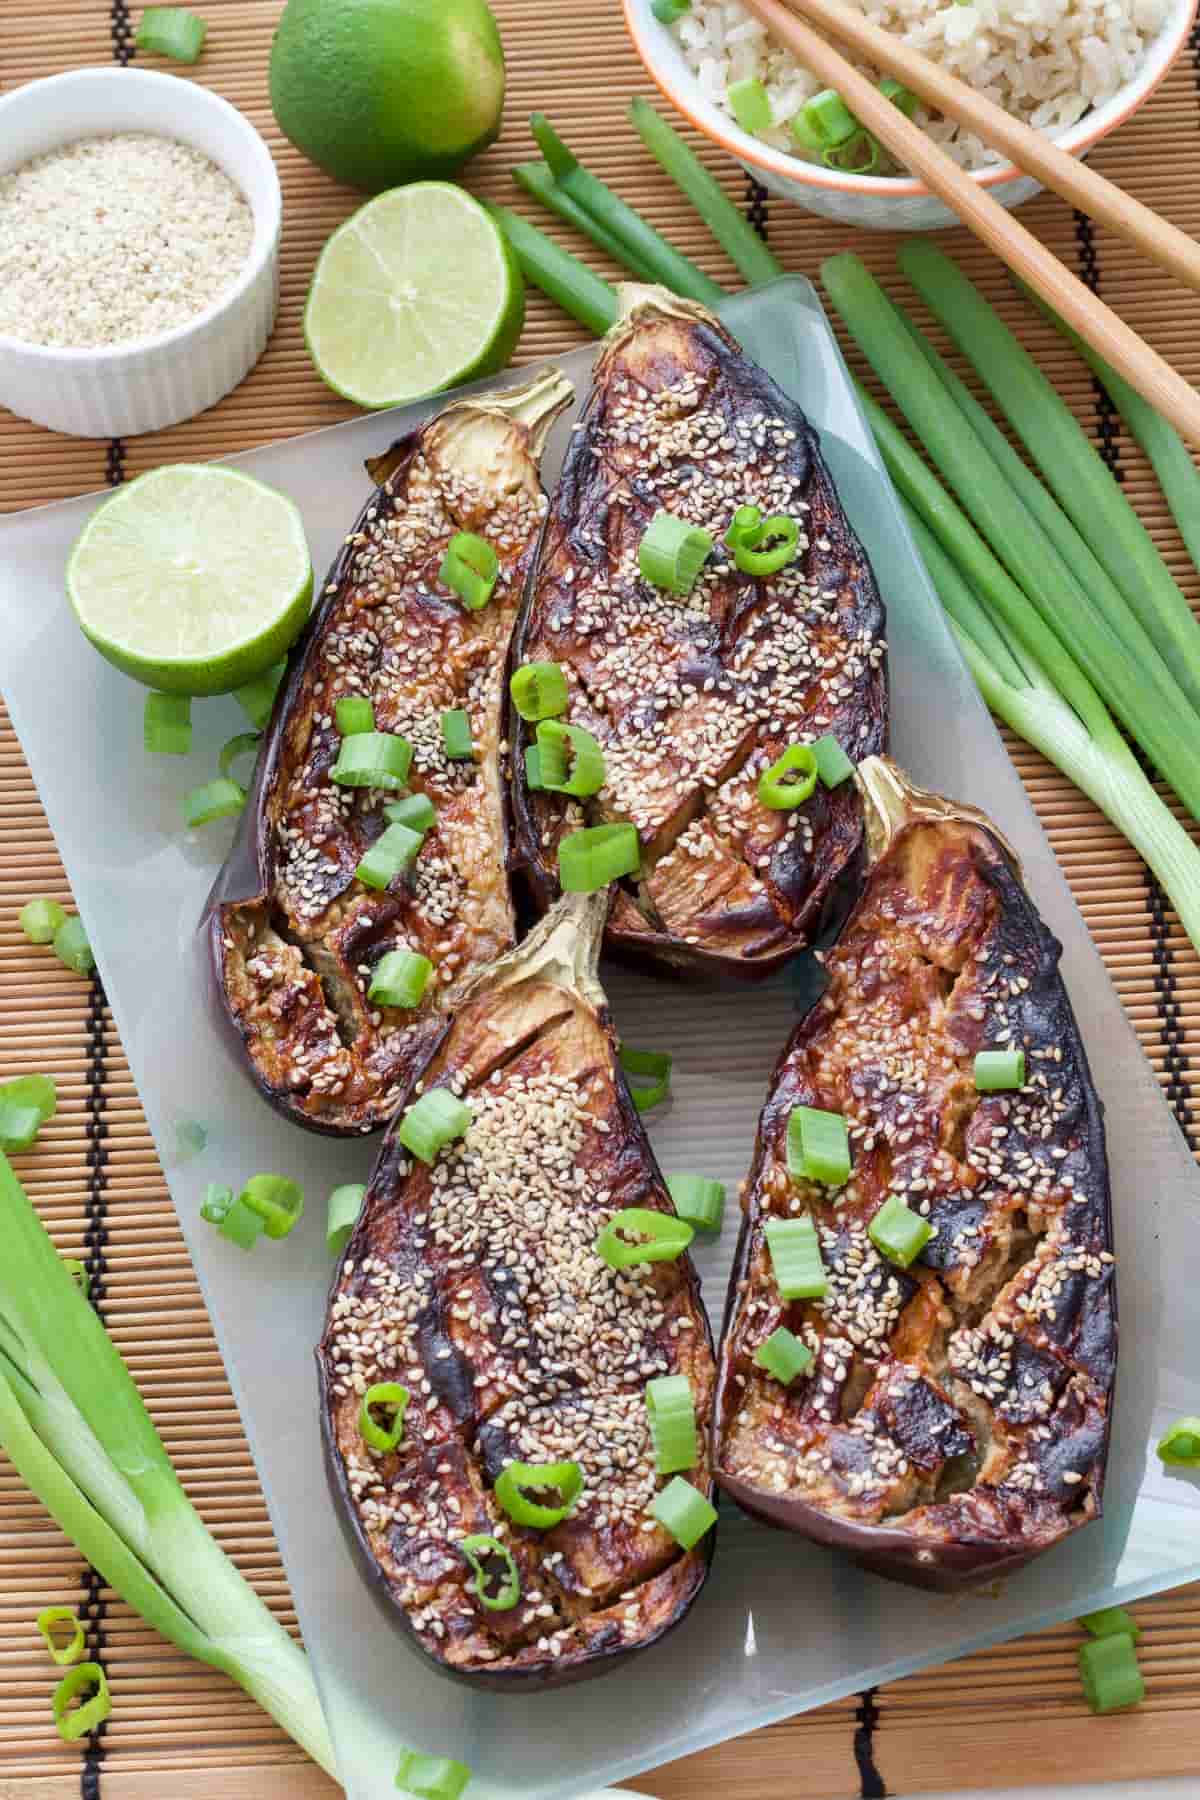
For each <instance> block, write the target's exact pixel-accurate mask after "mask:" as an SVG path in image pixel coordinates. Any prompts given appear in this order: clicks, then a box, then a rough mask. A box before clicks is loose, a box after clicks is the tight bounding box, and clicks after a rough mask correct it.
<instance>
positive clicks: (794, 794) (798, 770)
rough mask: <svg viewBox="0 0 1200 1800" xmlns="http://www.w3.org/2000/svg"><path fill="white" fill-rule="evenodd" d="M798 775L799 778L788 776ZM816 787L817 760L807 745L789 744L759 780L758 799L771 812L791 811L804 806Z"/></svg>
mask: <svg viewBox="0 0 1200 1800" xmlns="http://www.w3.org/2000/svg"><path fill="white" fill-rule="evenodd" d="M792 774H798V776H799V779H798V780H796V781H789V780H788V777H789V775H792ZM816 785H817V758H816V755H815V753H814V751H813V749H812V747H811V746H810V745H809V744H789V745H788V747H787V749H786V750H785V751H784V753H783V755H782V756H781V757H780V758H779V761H778V762H776V763H772V764H771V767H770V768H769V769H764V770H763V772H762V774H761V775H760V776H759V778H758V798H759V801H760V803H761V804H762V805H763V806H766V807H768V808H769V809H770V810H771V811H772V812H790V811H791V810H792V808H793V807H796V806H803V804H804V802H805V801H806V800H807V799H809V798H810V796H811V795H812V793H813V792H814V790H815V788H816Z"/></svg>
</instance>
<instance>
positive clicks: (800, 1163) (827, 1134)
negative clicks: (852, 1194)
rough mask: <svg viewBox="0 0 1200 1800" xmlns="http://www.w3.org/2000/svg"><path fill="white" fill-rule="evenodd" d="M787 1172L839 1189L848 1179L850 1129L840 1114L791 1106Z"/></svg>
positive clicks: (802, 1178) (808, 1107)
mask: <svg viewBox="0 0 1200 1800" xmlns="http://www.w3.org/2000/svg"><path fill="white" fill-rule="evenodd" d="M787 1165H788V1173H789V1174H790V1175H793V1176H797V1177H799V1178H800V1179H801V1180H804V1181H823V1182H825V1183H826V1185H827V1186H829V1187H841V1186H842V1185H843V1184H844V1183H845V1182H847V1181H849V1179H850V1128H849V1126H848V1125H847V1124H846V1121H845V1119H844V1118H843V1117H842V1115H841V1113H833V1112H821V1111H820V1110H819V1109H818V1108H817V1107H815V1106H794V1107H793V1108H792V1110H791V1112H790V1113H789V1115H788V1129H787Z"/></svg>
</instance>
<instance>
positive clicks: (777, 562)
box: [725, 507, 800, 576]
mask: <svg viewBox="0 0 1200 1800" xmlns="http://www.w3.org/2000/svg"><path fill="white" fill-rule="evenodd" d="M751 511H753V512H757V511H758V508H757V507H739V508H738V510H737V512H736V513H735V514H734V518H733V524H732V525H731V526H730V528H729V532H728V533H727V535H726V539H725V542H726V543H727V544H728V545H729V547H730V549H731V550H732V551H733V560H734V562H735V563H736V564H737V567H738V568H739V569H740V570H741V571H742V573H743V575H756V576H758V575H777V574H778V573H779V571H780V569H786V567H787V565H788V564H789V563H791V562H795V560H796V558H797V556H798V555H799V554H800V526H799V523H798V521H797V520H795V519H793V518H791V517H790V516H789V514H787V513H772V514H771V516H770V518H767V519H762V518H760V519H759V520H758V522H757V524H755V525H754V526H752V527H751V526H747V525H741V526H739V524H738V520H739V517H740V516H741V515H743V514H745V513H749V512H751Z"/></svg>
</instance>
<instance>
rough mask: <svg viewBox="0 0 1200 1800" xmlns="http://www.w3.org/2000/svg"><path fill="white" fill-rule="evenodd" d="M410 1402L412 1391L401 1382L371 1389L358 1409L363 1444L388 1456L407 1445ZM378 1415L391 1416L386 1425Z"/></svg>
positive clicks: (387, 1382)
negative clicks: (406, 1419)
mask: <svg viewBox="0 0 1200 1800" xmlns="http://www.w3.org/2000/svg"><path fill="white" fill-rule="evenodd" d="M408 1400H409V1394H408V1389H407V1388H406V1387H402V1386H401V1384H400V1383H399V1382H398V1381H377V1382H376V1383H375V1385H374V1387H369V1388H368V1389H367V1391H366V1393H365V1394H364V1395H363V1397H362V1405H361V1406H360V1407H359V1409H358V1433H359V1436H360V1437H361V1438H362V1441H363V1443H364V1444H369V1445H370V1446H371V1449H372V1450H381V1451H383V1452H384V1453H385V1454H386V1453H387V1451H389V1450H395V1449H397V1448H398V1447H399V1445H400V1444H401V1443H403V1441H404V1414H405V1412H406V1410H407V1408H408ZM376 1412H380V1413H385V1414H387V1418H388V1422H387V1424H386V1425H385V1424H382V1423H381V1422H380V1420H379V1419H377V1418H376V1417H375V1414H376Z"/></svg>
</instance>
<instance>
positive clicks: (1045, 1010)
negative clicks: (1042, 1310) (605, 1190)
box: [712, 838, 1118, 1593]
mask: <svg viewBox="0 0 1200 1800" xmlns="http://www.w3.org/2000/svg"><path fill="white" fill-rule="evenodd" d="M992 848H993V849H994V855H993V856H989V857H986V858H985V857H981V856H976V857H975V859H974V867H975V870H976V872H977V873H978V874H979V875H980V876H981V877H982V879H983V880H984V882H985V883H986V884H987V885H988V886H990V887H991V888H992V889H993V891H994V892H995V894H996V895H997V898H998V899H999V902H1000V916H1001V919H1002V921H1003V922H1004V926H1005V932H1004V935H1003V939H1002V942H1001V944H1000V952H1001V953H1003V950H1004V948H1005V945H1006V944H1007V945H1011V944H1012V943H1013V942H1014V941H1020V940H1021V939H1024V940H1026V941H1032V942H1033V943H1034V944H1035V945H1036V949H1037V972H1036V976H1035V977H1034V978H1033V979H1032V980H1031V981H1030V986H1029V989H1028V991H1027V992H1025V993H1023V994H1022V995H1021V996H1020V998H1019V1000H1018V1001H1017V1002H1016V1003H1015V1005H1014V1004H1012V1003H1010V1012H1009V1015H1008V1016H1009V1017H1010V1018H1011V1019H1013V1020H1014V1022H1015V1023H1016V1025H1017V1029H1018V1032H1019V1033H1028V1035H1029V1038H1030V1040H1031V1041H1033V1042H1035V1043H1039V1044H1057V1045H1059V1046H1061V1047H1062V1049H1063V1052H1064V1061H1063V1064H1062V1065H1061V1066H1062V1068H1063V1069H1065V1070H1068V1071H1069V1077H1068V1079H1069V1084H1070V1093H1071V1098H1072V1099H1073V1101H1074V1102H1075V1104H1076V1105H1077V1107H1078V1108H1079V1110H1080V1113H1081V1122H1082V1137H1083V1140H1084V1148H1085V1156H1084V1157H1083V1158H1082V1159H1075V1160H1074V1161H1073V1162H1072V1163H1071V1164H1069V1165H1067V1166H1070V1167H1072V1168H1073V1170H1074V1171H1076V1183H1077V1185H1076V1188H1075V1190H1074V1192H1075V1193H1076V1195H1077V1198H1076V1200H1075V1201H1074V1202H1073V1203H1072V1205H1071V1206H1070V1207H1069V1208H1068V1209H1067V1211H1068V1213H1069V1214H1077V1215H1078V1218H1079V1219H1082V1220H1084V1221H1085V1222H1086V1224H1087V1226H1088V1227H1089V1228H1090V1231H1091V1234H1092V1237H1093V1240H1094V1239H1095V1238H1096V1237H1097V1236H1098V1238H1099V1240H1100V1241H1101V1242H1102V1243H1103V1245H1104V1246H1105V1247H1106V1248H1109V1249H1111V1246H1112V1242H1113V1226H1112V1198H1111V1190H1110V1185H1109V1178H1108V1159H1107V1152H1106V1148H1105V1136H1104V1108H1103V1104H1102V1102H1101V1100H1100V1098H1099V1096H1098V1094H1097V1093H1096V1089H1095V1085H1094V1083H1093V1080H1092V1077H1091V1071H1090V1067H1089V1063H1088V1058H1087V1052H1086V1050H1085V1048H1084V1044H1083V1040H1082V1038H1081V1036H1080V1033H1079V1027H1078V1024H1077V1023H1076V1019H1075V1014H1074V1011H1073V1009H1072V1006H1071V1002H1070V998H1069V996H1068V994H1067V992H1066V989H1065V987H1064V986H1063V983H1062V980H1061V977H1060V976H1059V973H1058V964H1059V959H1060V957H1061V954H1062V946H1061V944H1060V943H1059V941H1058V939H1057V938H1055V937H1054V935H1053V934H1052V933H1051V932H1050V931H1049V929H1048V928H1047V927H1046V925H1045V924H1044V923H1043V921H1042V919H1041V918H1040V916H1039V914H1038V913H1037V911H1036V909H1035V908H1034V906H1033V903H1032V901H1031V900H1030V898H1029V896H1028V894H1027V893H1026V891H1025V888H1024V886H1023V885H1022V883H1021V881H1020V879H1019V876H1018V875H1017V874H1016V872H1015V871H1014V868H1013V866H1012V863H1011V862H1010V860H1009V857H1008V855H1007V853H1006V851H1005V850H1004V849H1003V848H1002V847H1001V845H1000V844H999V843H998V842H997V841H996V840H995V839H994V838H993V840H992ZM815 1004H819V1002H816V1003H815ZM810 1017H811V1009H810V1013H809V1014H807V1015H806V1016H805V1018H804V1019H802V1020H801V1021H800V1023H799V1024H798V1025H797V1027H796V1030H795V1032H794V1033H793V1036H792V1039H791V1041H790V1042H789V1044H788V1045H787V1047H786V1048H785V1050H784V1052H783V1054H782V1055H781V1057H780V1059H779V1062H778V1064H777V1065H776V1069H775V1072H774V1075H773V1076H772V1081H771V1089H770V1093H771V1096H772V1098H771V1099H769V1100H768V1102H767V1107H766V1109H764V1114H763V1119H764V1123H765V1122H766V1120H767V1118H768V1116H769V1114H770V1111H771V1108H772V1105H773V1103H774V1100H775V1096H776V1094H777V1092H778V1090H779V1089H780V1087H781V1084H782V1082H783V1081H784V1079H785V1077H786V1072H787V1069H788V1064H789V1058H790V1056H791V1054H792V1051H793V1049H794V1046H795V1044H796V1043H797V1041H798V1040H799V1039H800V1038H801V1036H802V1035H803V1034H804V1032H805V1028H806V1025H807V1023H808V1020H809V1018H810ZM763 1158H764V1143H763V1134H762V1130H761V1128H760V1132H759V1136H758V1139H757V1142H756V1147H755V1159H754V1170H753V1171H752V1174H751V1177H750V1180H749V1182H748V1183H747V1188H748V1190H749V1188H750V1187H751V1186H752V1185H753V1182H754V1172H755V1171H757V1169H758V1168H759V1166H760V1165H761V1163H762V1161H763ZM1080 1173H1083V1174H1084V1175H1085V1176H1086V1184H1085V1185H1084V1184H1080V1181H1079V1174H1080ZM1097 1228H1098V1230H1097ZM751 1253H752V1233H751V1223H750V1219H749V1217H748V1216H743V1220H742V1226H741V1231H740V1234H739V1238H738V1245H737V1250H736V1253H735V1256H734V1260H733V1266H732V1269H731V1271H730V1278H729V1287H728V1290H727V1294H726V1303H725V1316H724V1322H723V1325H722V1332H721V1343H722V1347H723V1349H724V1347H725V1345H726V1342H727V1338H728V1334H729V1332H730V1329H731V1325H732V1322H733V1320H734V1317H735V1313H736V1312H737V1307H738V1290H739V1286H740V1284H742V1283H743V1282H744V1281H746V1279H747V1276H748V1272H749V1269H750V1262H751ZM1117 1345H1118V1324H1117V1300H1116V1289H1115V1285H1114V1283H1113V1282H1112V1280H1111V1269H1110V1271H1109V1277H1108V1278H1107V1279H1106V1280H1105V1282H1104V1284H1103V1288H1102V1292H1101V1294H1100V1297H1099V1304H1098V1305H1097V1306H1095V1307H1094V1308H1093V1312H1092V1316H1091V1318H1090V1320H1089V1335H1088V1339H1087V1358H1088V1361H1089V1363H1090V1364H1091V1365H1093V1366H1094V1369H1095V1371H1096V1378H1097V1379H1098V1380H1100V1381H1103V1383H1104V1384H1105V1387H1106V1392H1107V1399H1108V1404H1107V1409H1106V1413H1105V1419H1104V1424H1103V1431H1102V1433H1101V1434H1100V1436H1099V1439H1098V1441H1095V1442H1092V1443H1090V1444H1089V1445H1088V1448H1087V1454H1088V1455H1089V1457H1090V1471H1089V1473H1090V1493H1091V1496H1092V1498H1093V1500H1094V1510H1093V1511H1092V1512H1090V1513H1088V1514H1087V1515H1086V1516H1083V1517H1079V1518H1075V1519H1072V1520H1069V1521H1068V1523H1067V1525H1066V1527H1065V1529H1058V1530H1054V1531H1053V1532H1052V1533H1051V1534H1050V1535H1048V1536H1047V1538H1046V1540H1045V1541H1043V1542H1038V1541H1036V1540H1034V1541H1030V1540H1028V1539H1026V1540H1025V1541H1018V1539H1017V1538H1016V1536H1015V1535H1014V1536H1013V1537H1010V1538H1009V1539H1007V1540H1005V1539H1004V1538H1003V1537H1001V1536H999V1535H993V1536H990V1537H989V1536H986V1535H984V1534H983V1533H980V1535H978V1536H977V1537H972V1536H967V1535H962V1534H960V1535H959V1536H957V1537H956V1538H953V1539H950V1538H946V1539H940V1540H939V1539H937V1538H934V1537H932V1536H929V1535H918V1534H916V1533H911V1532H907V1531H904V1530H901V1529H896V1528H893V1527H889V1526H886V1525H871V1524H857V1523H854V1522H852V1521H848V1520H846V1519H843V1518H838V1517H834V1516H831V1515H830V1514H829V1513H827V1512H825V1511H824V1510H823V1509H821V1508H819V1507H815V1506H812V1505H809V1504H808V1503H806V1502H805V1501H803V1500H799V1499H795V1498H791V1497H789V1496H786V1495H777V1494H773V1493H771V1492H769V1491H766V1490H765V1489H763V1488H760V1487H756V1486H754V1485H753V1484H752V1483H751V1482H748V1481H746V1480H744V1479H742V1478H740V1477H739V1476H736V1475H733V1474H731V1473H729V1472H728V1471H726V1470H724V1469H722V1467H721V1450H722V1439H723V1422H724V1420H725V1418H726V1408H727V1404H728V1398H729V1393H730V1384H731V1380H732V1374H733V1370H732V1363H731V1359H730V1358H729V1357H727V1356H725V1355H722V1356H721V1358H720V1359H719V1361H718V1369H717V1393H716V1398H715V1401H714V1405H713V1454H712V1462H713V1469H714V1472H715V1478H716V1483H717V1485H718V1487H720V1488H722V1489H723V1490H724V1491H725V1492H726V1493H728V1494H729V1496H730V1497H731V1499H733V1500H735V1501H736V1502H737V1504H738V1505H739V1506H740V1507H741V1508H742V1509H743V1510H744V1511H746V1512H748V1513H750V1514H751V1515H752V1516H753V1517H755V1518H757V1519H759V1520H761V1521H762V1522H763V1523H764V1524H767V1525H771V1526H774V1527H777V1528H779V1529H781V1530H784V1531H790V1532H796V1533H797V1534H799V1535H800V1536H802V1537H805V1538H808V1539H811V1540H812V1541H813V1542H815V1543H819V1544H822V1545H824V1546H826V1547H827V1548H830V1549H834V1550H840V1551H842V1552H844V1553H845V1554H846V1555H847V1556H849V1557H850V1559H851V1560H852V1561H853V1562H855V1563H856V1564H858V1565H859V1566H860V1567H861V1568H864V1569H866V1570H868V1571H870V1572H871V1573H873V1574H877V1575H883V1576H886V1577H889V1578H890V1579H892V1580H897V1581H901V1582H904V1583H906V1584H908V1585H910V1586H914V1587H920V1588H926V1589H931V1590H934V1591H937V1592H949V1593H953V1592H959V1591H961V1590H963V1589H964V1588H969V1587H973V1586H978V1585H979V1584H980V1583H982V1582H987V1581H991V1580H994V1579H996V1578H998V1577H1001V1576H1006V1575H1010V1574H1015V1573H1016V1572H1017V1570H1019V1569H1021V1568H1024V1567H1025V1566H1026V1565H1027V1564H1028V1563H1029V1562H1031V1561H1032V1560H1033V1559H1034V1558H1035V1557H1037V1556H1039V1555H1041V1554H1042V1553H1043V1552H1044V1551H1045V1550H1047V1549H1050V1548H1052V1547H1053V1545H1054V1544H1056V1543H1061V1542H1062V1541H1063V1540H1064V1539H1065V1538H1066V1537H1067V1536H1069V1535H1071V1533H1073V1532H1074V1531H1076V1530H1078V1529H1080V1528H1081V1527H1082V1526H1084V1525H1086V1524H1088V1523H1090V1522H1091V1521H1092V1520H1093V1519H1098V1518H1100V1517H1101V1515H1102V1512H1103V1489H1104V1476H1105V1468H1106V1463H1107V1458H1108V1452H1109V1443H1110V1438H1111V1429H1112V1410H1113V1409H1112V1396H1113V1384H1114V1381H1115V1375H1116V1362H1117ZM1060 1448H1061V1450H1062V1454H1061V1455H1060V1457H1059V1462H1060V1464H1066V1463H1067V1462H1068V1460H1069V1462H1070V1463H1071V1465H1072V1466H1074V1464H1075V1463H1076V1462H1077V1460H1078V1456H1079V1451H1078V1449H1076V1451H1075V1452H1074V1454H1071V1455H1070V1456H1068V1447H1067V1446H1060ZM1058 1485H1059V1490H1060V1493H1062V1492H1068V1491H1070V1490H1067V1489H1065V1487H1064V1484H1063V1483H1062V1482H1061V1480H1060V1481H1059V1484H1058ZM994 1491H996V1492H999V1491H1000V1490H994ZM1010 1504H1011V1506H1012V1513H1013V1514H1014V1515H1015V1514H1017V1513H1019V1512H1020V1511H1021V1510H1022V1509H1024V1510H1025V1511H1026V1512H1029V1511H1030V1510H1033V1509H1032V1508H1031V1506H1030V1503H1029V1501H1028V1499H1026V1500H1025V1501H1021V1499H1020V1498H1019V1497H1018V1496H1016V1495H1013V1496H1012V1497H1011V1502H1010ZM1034 1504H1035V1505H1036V1504H1037V1503H1036V1500H1035V1503H1034ZM1001 1510H1002V1509H1001ZM1050 1511H1051V1509H1050V1508H1049V1507H1047V1508H1046V1512H1047V1515H1049V1513H1050ZM1061 1518H1062V1514H1061V1512H1058V1511H1057V1510H1055V1512H1054V1519H1055V1521H1058V1520H1061Z"/></svg>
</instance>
